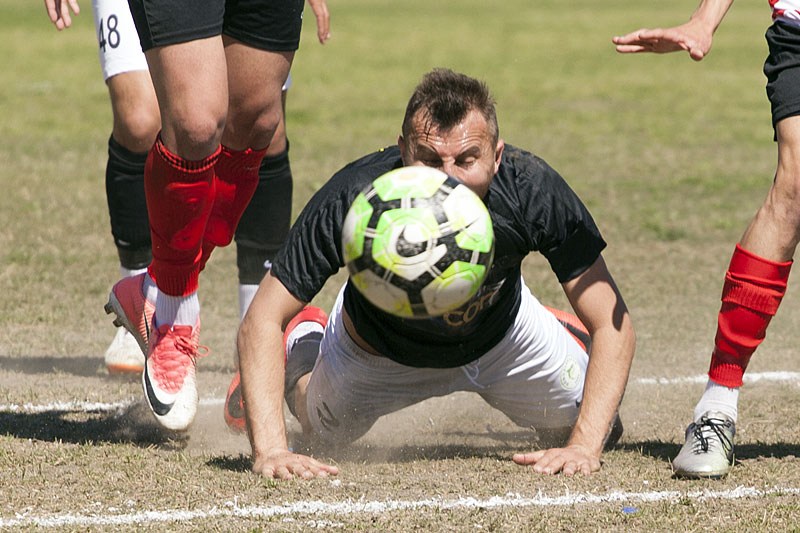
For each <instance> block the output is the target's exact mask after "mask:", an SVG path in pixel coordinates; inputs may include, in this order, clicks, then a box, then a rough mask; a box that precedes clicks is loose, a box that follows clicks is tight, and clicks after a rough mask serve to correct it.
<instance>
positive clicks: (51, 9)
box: [44, 0, 81, 30]
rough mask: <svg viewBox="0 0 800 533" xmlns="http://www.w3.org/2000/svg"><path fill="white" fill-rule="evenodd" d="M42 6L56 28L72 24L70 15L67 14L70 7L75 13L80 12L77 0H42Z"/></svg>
mask: <svg viewBox="0 0 800 533" xmlns="http://www.w3.org/2000/svg"><path fill="white" fill-rule="evenodd" d="M44 7H45V9H46V10H47V16H48V17H50V22H52V23H53V24H55V25H56V28H57V29H58V30H63V29H64V28H69V27H70V26H72V17H70V16H69V10H70V9H71V10H72V12H73V13H75V14H76V15H77V14H78V13H80V12H81V8H80V6H78V0H44Z"/></svg>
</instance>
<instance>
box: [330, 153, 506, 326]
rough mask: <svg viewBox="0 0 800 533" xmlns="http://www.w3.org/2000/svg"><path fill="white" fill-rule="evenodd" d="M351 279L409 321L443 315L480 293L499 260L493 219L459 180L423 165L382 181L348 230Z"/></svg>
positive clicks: (354, 212) (369, 191) (365, 195)
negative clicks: (490, 270) (495, 256)
mask: <svg viewBox="0 0 800 533" xmlns="http://www.w3.org/2000/svg"><path fill="white" fill-rule="evenodd" d="M342 250H343V253H344V260H345V263H346V264H347V268H348V270H349V272H350V281H351V283H353V285H355V287H356V288H357V289H358V291H359V292H360V293H361V294H362V295H364V297H365V298H366V299H367V300H369V301H370V302H371V303H372V304H373V305H375V306H376V307H378V308H379V309H382V310H383V311H386V312H388V313H391V314H393V315H397V316H400V317H404V318H427V317H432V316H440V315H443V314H445V313H446V312H448V311H450V310H453V309H456V308H458V307H460V306H461V305H463V304H464V303H466V302H467V301H469V299H470V298H472V297H473V296H474V295H475V294H476V293H477V292H478V289H480V287H481V284H482V283H483V281H484V279H485V278H486V275H487V273H488V272H489V268H490V267H491V265H492V259H493V257H494V232H493V230H492V220H491V217H490V216H489V212H488V211H487V210H486V206H485V205H484V204H483V202H482V201H481V199H480V198H479V197H478V196H477V195H476V194H475V193H474V192H472V190H470V189H469V188H468V187H467V186H466V185H464V184H463V183H461V182H460V181H458V180H456V179H454V178H452V177H450V176H448V175H447V174H445V173H444V172H441V171H439V170H436V169H434V168H429V167H424V166H411V167H403V168H399V169H395V170H392V171H390V172H387V173H386V174H384V175H382V176H380V177H379V178H376V179H375V180H374V181H373V182H372V183H371V184H370V185H369V186H368V187H367V188H366V189H364V190H363V191H362V192H361V193H359V195H358V196H357V197H356V199H355V200H354V201H353V204H352V205H351V206H350V210H349V211H348V213H347V216H346V217H345V220H344V227H343V229H342Z"/></svg>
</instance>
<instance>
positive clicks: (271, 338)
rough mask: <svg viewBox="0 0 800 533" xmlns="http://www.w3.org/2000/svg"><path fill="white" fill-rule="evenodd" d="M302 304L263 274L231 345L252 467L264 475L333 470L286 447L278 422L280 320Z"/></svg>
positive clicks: (281, 353)
mask: <svg viewBox="0 0 800 533" xmlns="http://www.w3.org/2000/svg"><path fill="white" fill-rule="evenodd" d="M302 308H303V302H301V301H299V300H298V299H296V298H295V297H294V296H293V295H292V294H291V293H290V292H289V291H288V290H287V289H286V287H284V285H283V284H282V283H281V282H280V281H279V280H278V279H277V278H276V277H274V276H272V275H271V274H267V276H265V277H264V280H263V281H262V282H261V285H260V286H259V288H258V291H257V292H256V295H255V297H254V298H253V302H252V303H251V304H250V308H249V309H248V311H247V314H246V315H245V317H244V320H243V321H242V325H241V327H240V328H239V335H238V340H237V348H238V351H239V372H240V374H241V380H242V397H243V400H244V407H245V416H246V417H247V429H248V435H249V437H250V445H251V446H252V450H253V470H254V471H255V472H257V473H259V474H262V475H264V476H266V477H274V478H281V479H291V478H292V477H294V476H300V477H303V478H306V479H311V478H313V477H325V476H327V475H328V474H334V475H335V474H337V473H338V469H337V468H336V467H334V466H329V465H326V464H323V463H320V462H319V461H317V460H315V459H313V458H311V457H308V456H305V455H300V454H295V453H292V452H290V451H289V449H288V445H287V441H286V427H285V425H284V421H283V379H284V348H283V331H284V329H285V328H286V324H287V323H288V322H289V320H291V318H292V317H294V315H296V314H297V313H298V312H299V311H300V310H301V309H302Z"/></svg>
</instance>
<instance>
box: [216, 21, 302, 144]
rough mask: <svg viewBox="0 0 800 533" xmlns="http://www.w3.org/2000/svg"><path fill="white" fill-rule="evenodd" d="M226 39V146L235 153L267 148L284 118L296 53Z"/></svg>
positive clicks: (224, 139)
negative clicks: (284, 89) (285, 89)
mask: <svg viewBox="0 0 800 533" xmlns="http://www.w3.org/2000/svg"><path fill="white" fill-rule="evenodd" d="M223 39H224V41H225V55H226V60H227V67H228V89H229V109H228V124H227V128H226V131H225V136H224V138H223V143H224V144H225V145H226V146H229V147H230V148H233V149H236V150H242V149H244V148H256V149H260V148H264V147H266V146H267V145H268V144H269V143H270V141H271V140H272V137H273V136H274V135H275V132H276V130H277V129H278V126H279V124H280V122H281V119H282V117H283V105H282V98H281V94H282V87H283V84H284V83H285V82H286V78H287V76H288V75H289V69H290V68H291V65H292V59H293V57H294V52H293V51H269V50H261V49H258V48H253V47H251V46H248V45H246V44H243V43H241V42H238V41H233V40H231V39H230V38H229V37H227V36H225V37H223Z"/></svg>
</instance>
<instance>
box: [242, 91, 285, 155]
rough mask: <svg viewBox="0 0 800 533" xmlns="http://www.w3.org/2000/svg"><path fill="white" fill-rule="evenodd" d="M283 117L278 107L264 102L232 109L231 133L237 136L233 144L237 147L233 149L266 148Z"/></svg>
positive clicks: (244, 104)
mask: <svg viewBox="0 0 800 533" xmlns="http://www.w3.org/2000/svg"><path fill="white" fill-rule="evenodd" d="M282 116H283V111H282V110H281V107H280V105H279V104H278V105H270V104H268V103H266V102H260V103H259V102H257V101H254V102H246V103H243V104H242V105H240V106H238V107H236V108H232V109H231V115H230V117H229V120H230V122H231V131H232V132H234V133H236V132H239V133H240V134H239V135H237V137H236V139H235V142H236V143H238V144H239V146H238V147H237V146H231V148H234V149H243V148H253V149H259V150H260V149H262V148H266V147H267V146H268V145H269V144H270V142H271V141H272V138H273V136H274V135H275V132H276V130H277V129H278V124H279V123H280V121H281V117H282Z"/></svg>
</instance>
